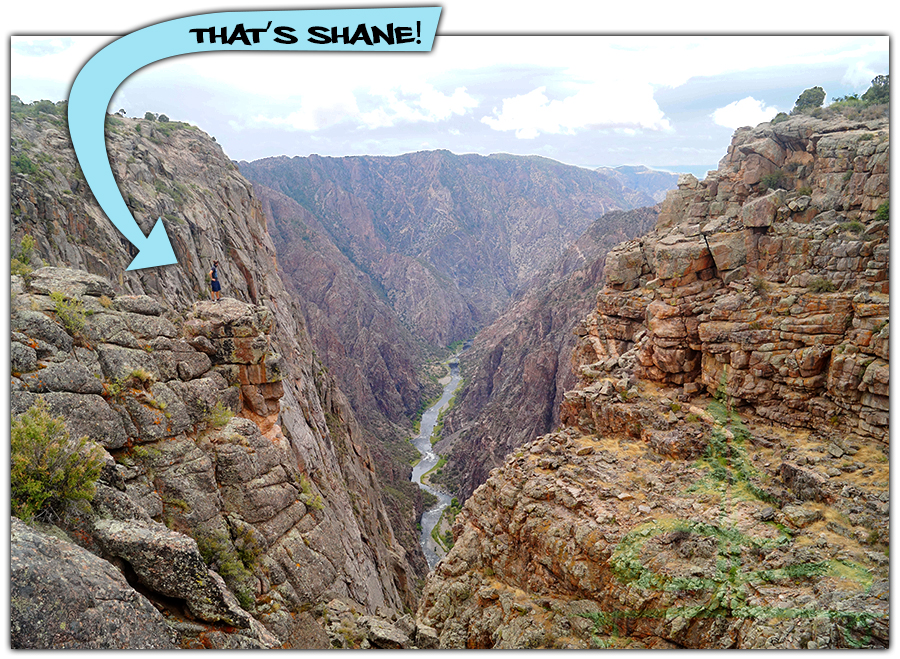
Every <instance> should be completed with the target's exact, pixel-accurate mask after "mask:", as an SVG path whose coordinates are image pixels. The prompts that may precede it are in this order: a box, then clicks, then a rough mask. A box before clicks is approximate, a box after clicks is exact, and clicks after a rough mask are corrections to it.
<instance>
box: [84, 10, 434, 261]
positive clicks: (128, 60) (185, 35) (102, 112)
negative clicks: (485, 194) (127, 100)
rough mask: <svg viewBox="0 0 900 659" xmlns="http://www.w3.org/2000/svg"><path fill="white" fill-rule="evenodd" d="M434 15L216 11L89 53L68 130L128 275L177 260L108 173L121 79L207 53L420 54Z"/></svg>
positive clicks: (428, 42)
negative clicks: (116, 234)
mask: <svg viewBox="0 0 900 659" xmlns="http://www.w3.org/2000/svg"><path fill="white" fill-rule="evenodd" d="M440 15H441V8H440V7H402V8H392V9H382V8H376V9H371V8H370V9H311V10H291V11H237V12H218V13H213V14H201V15H197V16H188V17H185V18H178V19H174V20H171V21H166V22H164V23H157V24H156V25H151V26H149V27H145V28H143V29H140V30H138V31H136V32H132V33H131V34H128V35H126V36H124V37H122V38H121V39H117V40H116V41H114V42H112V43H111V44H109V45H108V46H106V47H105V48H104V49H103V50H101V51H99V52H98V53H97V54H96V55H94V56H93V57H92V58H91V59H90V60H88V62H87V64H85V65H84V67H83V68H82V69H81V71H80V72H79V73H78V76H77V77H76V78H75V82H73V83H72V90H71V91H70V92H69V133H70V135H71V137H72V145H73V146H74V147H75V155H76V157H77V158H78V163H79V164H80V165H81V171H82V172H83V173H84V178H85V179H86V181H87V183H88V185H89V186H90V188H91V192H93V193H94V197H95V198H96V199H97V203H99V204H100V207H101V208H102V209H103V211H104V212H105V213H106V216H107V217H108V218H109V220H110V221H111V222H112V223H113V224H114V225H115V227H116V228H117V229H118V230H119V231H120V232H121V233H122V235H124V236H125V238H126V239H127V240H128V241H129V242H130V243H132V244H133V245H134V246H135V247H136V248H137V250H138V255H137V256H136V257H135V258H134V260H133V261H132V262H131V264H130V265H129V266H128V270H140V269H142V268H153V267H156V266H162V265H171V264H173V263H177V262H178V259H177V258H176V257H175V252H174V251H173V249H172V243H171V241H170V240H169V236H168V234H167V233H166V228H165V225H164V224H163V222H162V218H157V220H156V223H155V224H154V226H153V229H152V230H151V231H150V235H149V236H145V235H144V233H143V231H141V228H140V226H138V223H137V221H136V220H135V219H134V217H133V216H132V214H131V211H129V210H128V207H127V206H126V205H125V200H124V199H123V198H122V194H121V192H120V190H119V188H118V186H117V185H116V181H115V178H113V174H112V169H111V168H110V164H109V156H108V155H107V152H106V140H105V136H104V125H105V122H106V113H107V110H108V109H109V103H110V101H111V100H112V97H113V94H114V93H115V91H116V89H118V87H119V85H121V84H122V82H123V81H124V80H125V79H126V78H127V77H128V76H130V75H131V74H132V73H134V72H135V71H137V70H139V69H141V68H143V67H145V66H147V65H148V64H152V63H153V62H158V61H159V60H163V59H168V58H169V57H177V56H179V55H187V54H190V53H206V52H214V51H242V52H246V51H342V52H347V51H354V52H376V51H377V52H385V51H390V52H425V51H430V50H431V48H432V45H433V43H434V37H435V34H436V32H437V25H438V20H439V19H440Z"/></svg>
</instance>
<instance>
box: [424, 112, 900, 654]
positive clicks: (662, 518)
mask: <svg viewBox="0 0 900 659" xmlns="http://www.w3.org/2000/svg"><path fill="white" fill-rule="evenodd" d="M888 148H889V129H888V124H887V120H886V119H875V120H870V121H848V120H845V119H842V118H840V117H836V118H832V119H816V118H813V117H809V116H801V117H796V118H792V119H790V120H788V121H786V122H783V123H774V124H763V125H761V126H759V127H757V128H756V129H753V130H749V129H748V130H740V131H738V132H737V133H736V135H735V138H734V140H733V143H732V145H731V147H730V148H729V151H728V155H727V156H726V157H725V158H724V159H723V161H722V163H721V164H720V167H719V170H718V171H717V172H715V173H711V175H710V176H709V177H708V178H707V179H706V180H704V181H702V182H699V181H697V180H696V179H695V178H694V177H692V176H684V177H683V178H682V179H681V180H680V182H679V190H677V191H675V192H672V193H670V194H669V195H668V196H667V198H666V201H665V202H664V204H663V207H662V211H661V213H660V218H659V222H658V224H657V228H656V230H655V231H653V232H651V233H650V234H648V235H647V236H644V237H643V238H641V239H639V240H634V241H631V242H629V243H625V244H624V245H622V246H620V247H619V248H617V249H615V250H613V251H612V252H610V254H609V255H608V256H607V260H606V287H605V288H604V289H603V290H602V291H601V292H600V293H599V295H598V297H597V306H596V309H595V310H594V311H593V312H592V313H591V314H590V315H589V316H588V317H587V319H586V320H585V321H584V323H583V324H582V326H581V328H580V329H579V330H578V334H579V336H580V337H581V340H580V343H579V347H578V349H577V350H576V353H575V366H576V368H577V370H578V373H579V376H580V381H579V384H578V386H577V387H576V388H575V389H574V390H572V391H570V392H568V393H567V394H566V396H565V400H564V402H563V405H562V411H561V421H562V423H563V425H564V428H563V430H561V431H559V432H556V433H553V434H550V435H546V436H544V437H541V438H539V439H538V440H537V441H535V442H533V443H532V444H529V445H527V446H525V447H523V448H522V449H519V450H518V451H515V452H514V453H513V454H512V455H510V456H509V457H508V459H507V462H506V463H505V464H504V465H503V466H501V467H499V468H497V469H495V470H494V471H492V472H491V474H490V477H489V478H488V480H487V482H486V483H485V484H484V485H483V486H481V487H479V488H478V489H477V490H476V491H475V493H474V494H473V495H472V497H471V498H470V499H469V500H468V501H467V502H466V504H465V507H464V509H463V511H462V513H461V514H460V515H459V516H458V517H457V522H456V524H455V526H454V538H455V546H454V547H453V549H452V550H451V552H450V553H449V554H448V555H447V556H446V557H445V558H444V559H443V560H442V561H441V563H439V564H438V566H437V568H436V569H435V572H434V573H433V574H432V576H431V577H430V579H429V581H428V583H427V585H426V589H425V594H424V596H423V600H422V603H421V605H420V608H419V612H418V620H419V622H420V624H424V625H427V626H430V627H434V628H435V630H436V632H437V634H438V636H439V642H440V645H441V647H653V648H665V647H693V648H712V647H717V648H726V647H735V648H763V647H772V648H823V647H886V646H887V645H888V632H889V582H888V563H889V561H888V558H887V545H888V542H889V540H888V538H889V518H888V512H889V509H888V501H889V489H888V484H889V468H888V446H887V430H888V416H887V409H888V397H887V396H888V358H889V354H888V333H889V316H888V302H889V300H888V288H887V279H888V277H887V270H888V253H889V248H888V232H889V224H888V222H887V221H886V217H884V216H885V215H886V210H887V205H886V202H887V200H888V187H887V186H888V170H887V167H888ZM770 188H771V189H770Z"/></svg>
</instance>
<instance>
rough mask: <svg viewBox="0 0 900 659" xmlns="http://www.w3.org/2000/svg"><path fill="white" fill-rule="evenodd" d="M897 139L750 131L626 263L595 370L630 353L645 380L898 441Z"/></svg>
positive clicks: (844, 131) (608, 304) (592, 322)
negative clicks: (770, 182)
mask: <svg viewBox="0 0 900 659" xmlns="http://www.w3.org/2000/svg"><path fill="white" fill-rule="evenodd" d="M888 140H889V132H888V125H887V122H886V121H877V120H876V121H872V122H870V123H868V124H860V123H850V122H846V121H841V120H833V121H831V122H826V121H821V120H817V119H813V118H811V117H807V118H802V119H794V120H791V121H789V122H785V123H779V124H763V125H762V126H761V127H759V128H757V129H756V130H754V131H749V130H747V131H739V132H738V133H737V134H736V135H735V138H734V141H733V143H732V145H731V147H730V148H729V152H728V155H727V156H726V157H725V158H724V159H723V161H722V164H721V166H720V168H719V170H718V172H715V173H713V174H712V175H711V176H709V177H708V178H707V179H706V180H705V181H703V183H698V182H697V181H696V180H695V179H694V178H693V177H691V176H689V175H688V176H685V177H684V178H683V179H682V180H681V182H680V185H679V190H678V191H677V192H675V193H671V194H670V195H669V196H668V197H667V199H666V202H665V203H664V204H663V208H662V211H661V213H660V220H659V227H658V228H657V230H656V231H655V232H654V233H652V234H650V235H648V236H645V237H644V238H642V239H640V240H638V241H634V242H632V243H628V244H625V245H622V246H620V247H619V248H617V249H616V250H614V251H613V252H611V253H610V255H609V257H608V266H607V271H608V272H609V273H610V274H609V277H608V279H607V284H608V290H606V291H604V294H603V295H601V296H600V297H599V298H598V307H597V313H596V315H595V316H594V317H593V318H590V319H588V321H587V324H586V325H585V327H584V328H583V329H582V330H581V334H582V335H583V336H584V337H586V341H585V348H584V351H583V354H582V356H581V360H582V362H583V363H585V364H594V366H593V367H590V368H592V369H593V371H592V372H597V371H598V369H599V371H600V372H603V371H604V370H605V369H604V368H603V367H605V366H607V365H611V364H612V363H613V362H614V360H616V359H619V358H621V357H622V356H623V355H625V354H626V353H629V354H630V355H633V358H634V359H635V360H636V364H635V368H634V375H635V376H636V377H638V378H640V379H643V380H649V381H654V382H659V383H664V384H668V385H683V386H684V389H685V392H686V393H689V394H690V393H695V392H697V391H698V390H700V389H701V388H703V389H706V390H708V391H709V392H715V391H717V390H718V389H720V388H721V389H722V390H723V391H724V392H725V393H726V394H727V395H729V396H730V397H732V398H734V399H736V400H737V401H746V402H747V403H749V404H752V406H753V408H754V409H755V411H756V412H757V413H758V414H759V415H761V416H763V417H766V418H769V419H772V420H773V421H777V422H779V423H782V424H786V425H791V426H798V427H816V428H820V429H826V430H827V429H828V428H829V427H837V428H841V429H843V430H844V431H845V432H848V433H856V434H858V435H860V436H862V437H866V438H877V439H881V440H882V441H887V428H888V398H887V395H888V388H887V383H888V364H887V360H888V338H889V306H888V281H887V278H888V266H887V260H888V255H889V250H890V247H889V242H888V231H889V223H888V222H887V220H886V219H884V220H880V219H877V218H876V210H877V209H878V208H879V206H881V205H882V204H884V203H886V202H887V201H888V160H889V151H888V144H889V141H888ZM765 176H769V177H773V176H774V177H775V179H776V184H778V183H780V184H782V185H783V187H782V188H780V189H778V190H775V191H772V190H766V189H765V188H766V186H765V185H764V184H763V183H761V181H762V180H763V177H765ZM779 177H780V178H781V180H780V181H777V179H778V178H779ZM626 361H627V358H626Z"/></svg>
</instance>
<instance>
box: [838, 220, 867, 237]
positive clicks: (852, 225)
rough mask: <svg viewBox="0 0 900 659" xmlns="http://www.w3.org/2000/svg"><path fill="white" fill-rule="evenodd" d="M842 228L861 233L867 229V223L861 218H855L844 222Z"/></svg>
mask: <svg viewBox="0 0 900 659" xmlns="http://www.w3.org/2000/svg"><path fill="white" fill-rule="evenodd" d="M841 229H843V230H844V231H849V232H850V233H855V234H860V233H862V232H863V231H865V229H866V225H865V224H863V223H862V222H860V221H859V220H853V221H851V222H842V223H841Z"/></svg>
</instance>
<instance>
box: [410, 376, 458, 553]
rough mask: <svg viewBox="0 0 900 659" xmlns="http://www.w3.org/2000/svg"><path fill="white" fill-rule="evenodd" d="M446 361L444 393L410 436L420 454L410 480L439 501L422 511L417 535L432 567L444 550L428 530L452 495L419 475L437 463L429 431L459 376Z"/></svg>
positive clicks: (433, 524) (450, 396)
mask: <svg viewBox="0 0 900 659" xmlns="http://www.w3.org/2000/svg"><path fill="white" fill-rule="evenodd" d="M448 363H449V365H450V381H449V382H447V384H445V385H444V393H443V395H441V398H440V400H438V402H436V403H435V404H434V405H432V406H431V407H429V408H428V409H427V410H425V413H424V414H423V415H422V422H421V424H420V426H419V428H420V430H419V434H418V436H416V437H415V439H413V446H415V447H416V448H417V449H418V450H419V453H421V454H422V459H421V460H420V461H419V464H417V465H416V466H415V467H413V470H412V476H411V477H410V480H412V482H413V483H415V484H416V485H418V486H419V487H421V488H422V489H423V490H425V491H427V492H431V493H432V494H433V495H435V496H436V497H437V498H438V503H437V505H436V506H435V507H433V508H429V509H428V510H426V511H425V512H424V513H422V534H421V536H420V537H419V543H420V544H421V545H422V551H423V552H424V553H425V560H426V561H428V567H430V568H434V566H435V565H437V562H438V561H439V560H440V559H441V555H443V551H442V550H441V549H440V548H439V547H438V545H437V543H436V542H435V541H434V538H432V537H431V530H432V529H433V528H434V526H435V524H437V523H438V520H439V519H440V518H441V513H443V512H444V508H446V507H447V506H449V505H450V501H451V500H452V498H451V496H450V495H449V494H447V493H446V492H443V491H441V490H439V489H436V488H433V487H431V486H430V485H426V484H424V483H423V482H422V475H423V474H425V473H426V472H428V471H429V470H430V469H431V468H432V467H434V465H436V464H437V463H438V460H439V458H438V456H437V454H436V453H435V452H434V450H433V449H432V446H431V433H432V431H433V430H434V427H435V425H437V419H438V415H439V414H440V413H441V410H442V409H444V408H445V407H446V406H447V404H448V403H449V402H450V399H451V398H453V392H455V391H456V388H457V387H458V386H459V382H460V380H461V377H462V376H460V374H459V362H458V361H457V360H456V359H451V360H450V361H449V362H448ZM438 551H440V552H441V555H438Z"/></svg>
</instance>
